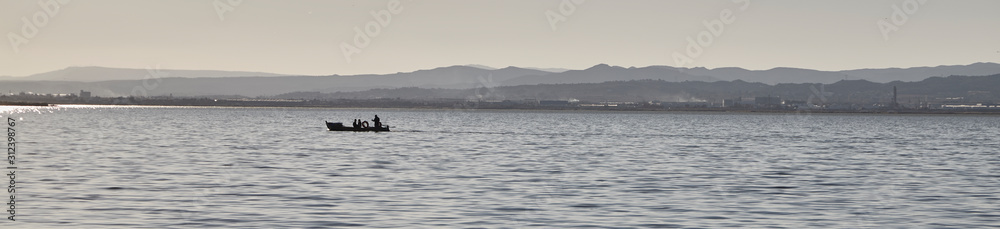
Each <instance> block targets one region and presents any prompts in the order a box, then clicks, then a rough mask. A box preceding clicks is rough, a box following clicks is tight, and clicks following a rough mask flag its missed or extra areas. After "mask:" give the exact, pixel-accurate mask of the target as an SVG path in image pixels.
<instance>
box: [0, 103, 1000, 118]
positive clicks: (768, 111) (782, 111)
mask: <svg viewBox="0 0 1000 229" xmlns="http://www.w3.org/2000/svg"><path fill="white" fill-rule="evenodd" d="M0 106H36V107H59V106H122V107H198V108H213V107H217V108H315V109H414V110H451V111H461V110H480V111H489V110H497V111H518V110H521V111H606V112H635V111H640V112H685V113H746V114H753V113H759V114H890V115H892V114H918V115H919V114H936V115H1000V110H996V111H992V110H985V111H975V110H942V109H934V110H926V109H922V110H916V109H904V110H819V109H815V110H787V109H746V108H682V109H677V108H674V109H655V108H606V107H598V108H583V107H547V106H536V107H517V108H495V107H482V108H461V107H458V108H456V107H432V106H410V107H407V106H398V107H392V106H380V107H375V106H294V105H260V104H253V105H251V104H245V105H235V104H226V105H222V104H220V105H175V104H87V103H58V104H47V103H11V102H0Z"/></svg>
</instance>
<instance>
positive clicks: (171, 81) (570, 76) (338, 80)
mask: <svg viewBox="0 0 1000 229" xmlns="http://www.w3.org/2000/svg"><path fill="white" fill-rule="evenodd" d="M998 73H1000V64H997V63H975V64H970V65H959V66H938V67H916V68H905V69H899V68H890V69H859V70H845V71H819V70H810V69H798V68H774V69H769V70H747V69H742V68H716V69H706V68H674V67H669V66H648V67H628V68H626V67H619V66H610V65H606V64H599V65H595V66H593V67H590V68H587V69H582V70H565V69H529V68H519V67H506V68H500V69H494V68H491V67H487V66H481V65H472V66H469V65H466V66H450V67H441V68H435V69H428V70H419V71H414V72H400V73H394V74H381V75H376V74H366V75H347V76H341V75H331V76H288V75H280V74H273V73H257V72H227V71H195V70H146V69H117V68H102V67H71V68H66V69H63V70H58V71H53V72H47V73H41V74H36V75H31V76H26V77H0V80H2V81H3V83H2V84H0V91H3V92H21V91H24V92H35V93H76V92H78V91H79V90H86V91H91V92H93V94H94V95H96V96H129V95H131V94H132V93H134V92H135V91H136V88H137V87H141V88H143V89H144V90H142V91H145V92H147V93H146V94H147V95H150V96H157V95H169V94H173V95H175V96H208V95H242V96H250V97H255V96H273V95H278V94H283V93H289V92H319V93H332V92H350V91H364V90H369V89H374V88H402V87H420V88H443V89H469V88H494V87H500V86H518V85H537V84H581V83H601V82H608V81H630V80H646V79H649V80H659V81H666V82H683V81H702V82H716V81H734V80H739V81H745V82H751V83H762V84H767V85H776V84H784V83H824V84H830V83H834V82H838V81H841V80H866V81H871V82H875V83H886V82H891V81H906V82H915V81H921V80H924V79H927V78H929V77H935V76H951V75H965V76H982V75H993V74H998ZM144 79H146V80H145V82H144Z"/></svg>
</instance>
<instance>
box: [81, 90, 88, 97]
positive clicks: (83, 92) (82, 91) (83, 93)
mask: <svg viewBox="0 0 1000 229" xmlns="http://www.w3.org/2000/svg"><path fill="white" fill-rule="evenodd" d="M80 98H82V99H87V98H90V92H89V91H84V90H80Z"/></svg>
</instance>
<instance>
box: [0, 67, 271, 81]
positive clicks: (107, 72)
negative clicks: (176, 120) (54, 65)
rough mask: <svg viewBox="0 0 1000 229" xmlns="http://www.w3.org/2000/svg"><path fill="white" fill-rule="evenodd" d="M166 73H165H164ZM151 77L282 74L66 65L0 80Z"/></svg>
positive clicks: (222, 76)
mask: <svg viewBox="0 0 1000 229" xmlns="http://www.w3.org/2000/svg"><path fill="white" fill-rule="evenodd" d="M164 73H166V74H164ZM147 75H149V76H151V77H157V76H154V75H159V77H161V78H167V77H169V78H227V77H245V76H283V75H281V74H274V73H263V72H233V71H211V70H160V69H155V68H151V69H129V68H105V67H68V68H65V69H62V70H56V71H51V72H46V73H39V74H34V75H30V76H23V77H11V76H2V77H0V80H7V81H10V80H17V81H22V80H23V81H78V82H98V81H109V80H141V79H145V78H147Z"/></svg>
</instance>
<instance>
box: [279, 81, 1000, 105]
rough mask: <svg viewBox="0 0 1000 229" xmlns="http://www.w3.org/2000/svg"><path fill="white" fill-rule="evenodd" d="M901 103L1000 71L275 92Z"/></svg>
mask: <svg viewBox="0 0 1000 229" xmlns="http://www.w3.org/2000/svg"><path fill="white" fill-rule="evenodd" d="M894 86H895V87H897V88H898V93H899V96H898V97H899V99H900V100H899V102H900V103H902V104H914V103H919V102H920V101H926V100H938V101H940V100H941V99H942V98H962V99H959V100H955V101H954V102H991V101H998V99H1000V74H996V75H991V76H949V77H931V78H928V79H924V80H921V81H917V82H901V81H894V82H889V83H875V82H871V81H866V80H841V81H839V82H836V83H832V84H822V85H820V84H814V83H802V84H791V83H789V84H778V85H768V84H763V83H751V82H746V81H742V80H734V81H716V82H701V81H688V82H669V81H664V80H633V81H612V82H603V83H581V84H543V85H520V86H502V87H496V88H488V89H482V88H480V89H428V88H395V89H372V90H366V91H357V92H335V93H319V92H295V93H286V94H281V95H277V96H275V98H281V99H320V100H333V99H380V98H383V99H395V98H405V99H411V100H435V99H459V100H472V101H479V100H485V101H503V100H512V101H519V100H523V99H540V100H570V99H577V100H581V101H589V102H602V101H625V102H635V101H663V102H693V101H711V102H719V101H721V100H723V99H733V98H739V97H743V98H753V97H764V96H775V97H780V98H782V99H786V100H799V101H806V100H809V99H810V98H812V100H811V101H810V102H813V103H820V102H830V103H838V102H844V103H856V104H873V103H883V104H884V103H886V102H889V101H891V98H892V90H893V87H894Z"/></svg>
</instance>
